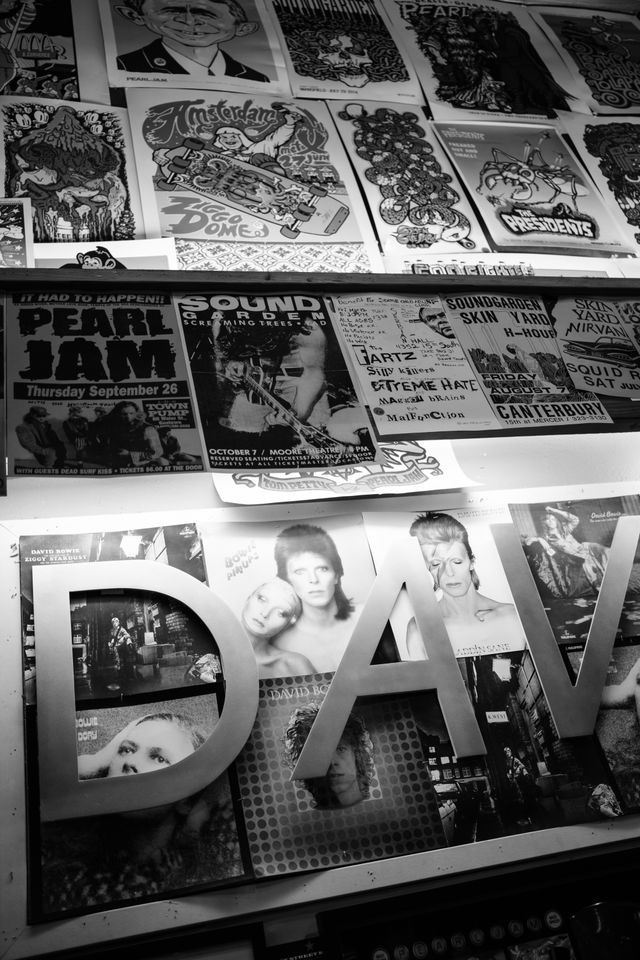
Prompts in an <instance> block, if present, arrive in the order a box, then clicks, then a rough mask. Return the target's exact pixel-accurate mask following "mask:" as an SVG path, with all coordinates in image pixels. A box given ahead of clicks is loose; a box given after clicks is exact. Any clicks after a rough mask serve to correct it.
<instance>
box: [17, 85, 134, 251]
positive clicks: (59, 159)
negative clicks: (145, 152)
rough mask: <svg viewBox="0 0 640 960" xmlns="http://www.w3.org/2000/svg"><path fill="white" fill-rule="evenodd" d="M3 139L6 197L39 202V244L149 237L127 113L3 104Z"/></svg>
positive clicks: (26, 100) (39, 102) (63, 103)
mask: <svg viewBox="0 0 640 960" xmlns="http://www.w3.org/2000/svg"><path fill="white" fill-rule="evenodd" d="M0 136H1V144H0V176H1V179H2V183H3V185H4V193H5V195H6V196H7V197H13V198H22V197H25V198H28V199H30V200H31V208H32V213H33V239H34V241H35V242H36V243H54V242H56V241H60V240H91V241H96V242H102V241H108V240H133V239H135V237H138V236H143V235H144V229H143V221H142V212H141V207H140V197H139V194H138V181H137V174H136V167H135V162H134V158H133V152H132V149H131V135H130V130H129V119H128V116H127V111H126V110H124V109H122V108H118V107H105V106H101V105H95V104H88V103H73V102H72V101H69V100H44V99H37V98H33V97H31V98H30V97H3V98H2V103H1V104H0Z"/></svg>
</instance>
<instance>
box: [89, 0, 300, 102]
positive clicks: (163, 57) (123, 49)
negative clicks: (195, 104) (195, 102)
mask: <svg viewBox="0 0 640 960" xmlns="http://www.w3.org/2000/svg"><path fill="white" fill-rule="evenodd" d="M140 6H144V5H140V4H130V3H127V4H123V3H121V2H119V0H99V8H100V20H101V24H102V32H103V36H104V47H105V56H106V62H107V71H108V75H109V83H110V85H111V86H113V87H161V86H164V87H171V88H179V87H188V88H202V89H207V88H208V89H212V90H236V91H241V92H246V91H251V90H256V89H258V90H262V91H264V92H265V93H279V94H287V93H288V92H289V82H288V79H287V71H286V68H285V65H284V59H283V56H282V52H281V50H280V47H279V44H278V40H277V38H276V35H275V31H274V27H273V24H272V22H271V19H270V16H269V13H268V12H267V10H266V8H265V5H264V3H263V2H262V0H243V3H242V6H240V5H239V4H238V6H237V7H235V8H231V7H227V8H226V9H225V10H223V11H217V10H214V9H213V8H210V7H208V6H207V5H206V4H203V5H201V6H200V7H199V8H198V11H197V12H196V13H194V14H193V16H192V17H191V19H190V20H187V18H186V17H184V16H181V13H182V11H181V10H180V7H179V6H178V7H177V8H176V9H177V10H178V13H177V14H176V15H175V16H172V15H171V10H172V8H171V7H169V8H167V9H165V10H164V11H163V10H162V9H161V8H160V9H159V10H154V9H146V10H144V9H139V8H140ZM167 10H168V11H169V12H167Z"/></svg>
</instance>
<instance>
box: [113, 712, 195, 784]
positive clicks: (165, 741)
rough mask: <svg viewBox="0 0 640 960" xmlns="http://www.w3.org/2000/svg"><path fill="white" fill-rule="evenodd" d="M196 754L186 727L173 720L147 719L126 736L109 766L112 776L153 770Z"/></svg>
mask: <svg viewBox="0 0 640 960" xmlns="http://www.w3.org/2000/svg"><path fill="white" fill-rule="evenodd" d="M191 753H193V743H192V742H191V737H190V736H189V733H188V732H187V731H186V730H183V729H182V728H181V727H179V726H178V725H177V724H176V723H172V722H171V721H170V720H161V719H159V718H154V719H153V720H143V721H142V722H141V723H139V724H138V725H137V726H136V727H134V728H133V730H131V731H130V732H129V733H128V734H127V736H125V737H123V739H122V740H121V741H120V743H119V744H118V747H117V751H116V755H115V757H114V759H113V761H112V762H111V764H110V766H109V770H108V772H107V776H108V777H126V776H131V775H132V774H137V773H151V772H152V771H153V770H159V769H161V768H162V767H168V766H171V764H173V763H178V762H179V761H180V760H184V758H185V757H188V756H189V755H190V754H191Z"/></svg>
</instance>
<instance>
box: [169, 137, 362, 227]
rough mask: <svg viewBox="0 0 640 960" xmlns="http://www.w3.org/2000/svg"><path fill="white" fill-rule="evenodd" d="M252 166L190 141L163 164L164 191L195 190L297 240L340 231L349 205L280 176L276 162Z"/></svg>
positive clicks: (266, 160)
mask: <svg viewBox="0 0 640 960" xmlns="http://www.w3.org/2000/svg"><path fill="white" fill-rule="evenodd" d="M258 159H259V158H258V157H256V158H255V162H252V163H249V162H247V161H245V160H240V159H239V158H238V157H235V156H229V155H225V154H221V153H218V152H216V151H215V150H211V149H210V148H209V147H208V146H207V144H206V143H205V142H204V141H203V140H200V139H198V138H197V137H187V138H186V139H185V140H184V142H183V144H182V147H180V148H179V149H178V151H171V155H170V156H169V157H168V158H167V160H166V161H165V162H162V163H161V164H160V169H161V171H162V177H161V178H160V179H159V180H157V181H156V187H157V188H158V189H160V190H176V189H178V190H192V191H193V192H194V193H198V194H200V195H202V196H204V197H208V198H209V199H211V200H221V201H222V202H223V203H225V204H226V205H227V206H230V207H233V208H234V209H236V210H240V211H241V212H246V213H250V214H252V215H253V216H255V217H260V218H261V219H262V220H267V221H268V222H269V223H273V224H276V225H279V226H280V233H281V234H282V235H283V236H284V237H286V238H287V239H288V240H295V239H296V238H297V237H298V236H299V235H300V233H301V232H302V233H311V234H323V235H325V236H328V235H331V234H334V233H337V231H338V230H339V229H340V227H341V226H342V224H343V223H344V222H345V220H346V219H347V217H348V216H349V212H350V211H349V207H347V206H346V205H345V204H344V203H341V201H340V200H336V199H335V197H331V196H328V191H327V188H326V187H324V186H322V185H320V184H302V183H298V182H297V181H296V180H291V179H290V178H289V177H287V176H284V175H283V174H282V173H281V172H280V169H281V168H280V167H279V164H278V163H277V161H275V160H272V159H270V158H266V157H261V158H260V160H261V162H257V161H258Z"/></svg>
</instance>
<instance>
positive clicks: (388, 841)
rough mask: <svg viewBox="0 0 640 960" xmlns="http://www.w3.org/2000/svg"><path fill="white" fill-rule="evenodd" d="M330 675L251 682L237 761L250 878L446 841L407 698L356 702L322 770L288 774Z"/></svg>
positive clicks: (416, 850)
mask: <svg viewBox="0 0 640 960" xmlns="http://www.w3.org/2000/svg"><path fill="white" fill-rule="evenodd" d="M330 681H331V674H330V673H322V674H317V675H314V676H311V677H305V678H304V680H303V679H302V678H299V677H294V678H290V679H279V680H278V679H271V680H269V679H267V680H263V681H261V683H260V703H259V707H258V717H257V720H256V724H255V727H254V729H253V733H252V735H251V737H250V739H249V741H248V743H247V745H246V747H245V749H244V751H243V752H242V753H241V754H240V756H239V758H238V760H237V770H238V779H239V781H240V784H241V790H240V792H241V798H242V806H243V811H244V819H245V826H246V831H247V840H248V844H249V850H250V855H251V862H252V866H253V870H254V873H255V875H256V877H270V876H279V875H284V874H291V873H300V872H303V871H309V870H318V869H323V868H327V867H334V866H345V865H347V864H351V863H363V862H366V861H368V860H379V859H382V858H385V857H398V856H402V855H404V854H409V853H419V852H421V851H426V850H434V849H436V848H438V847H444V846H446V841H445V836H444V831H443V829H442V826H441V823H440V818H439V815H438V805H437V801H436V795H435V793H434V789H433V784H432V782H431V778H430V776H429V767H428V764H427V762H426V760H427V758H426V755H425V752H424V749H423V746H422V743H421V739H420V737H419V733H418V729H417V726H416V722H415V719H414V716H413V712H412V709H411V705H410V702H409V700H408V698H406V697H404V698H389V697H386V698H384V699H375V698H371V697H368V698H367V699H366V700H362V701H360V700H357V701H356V703H355V706H354V708H353V710H352V711H351V712H350V714H349V716H348V718H347V721H346V725H345V727H344V730H343V733H342V736H341V738H340V741H339V743H338V745H337V748H336V751H335V753H334V754H333V757H332V759H331V761H330V764H329V768H328V770H327V773H326V775H325V776H323V777H316V778H313V779H308V780H292V779H291V771H292V767H293V766H294V765H295V762H296V761H297V759H298V756H299V755H300V752H301V750H302V748H303V746H304V743H305V742H306V739H307V736H308V734H309V731H310V729H311V727H312V725H313V723H315V722H317V720H316V718H317V715H318V711H319V708H320V705H321V703H322V700H323V698H324V695H325V693H326V691H327V689H328V686H329V683H330ZM258 770H260V771H261V773H260V776H256V772H257V771H258ZM265 831H268V833H266V836H268V837H269V842H268V843H263V842H261V841H262V837H263V836H264V835H265Z"/></svg>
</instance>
